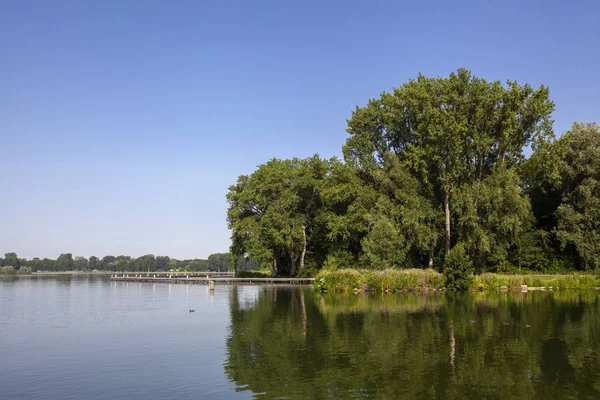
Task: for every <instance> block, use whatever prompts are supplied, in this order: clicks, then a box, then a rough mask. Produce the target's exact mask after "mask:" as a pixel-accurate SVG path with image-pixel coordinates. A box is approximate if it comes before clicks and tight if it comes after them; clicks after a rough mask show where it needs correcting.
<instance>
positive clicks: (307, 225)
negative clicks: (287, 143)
mask: <svg viewBox="0 0 600 400" xmlns="http://www.w3.org/2000/svg"><path fill="white" fill-rule="evenodd" d="M327 171H328V163H327V161H325V160H321V159H320V158H319V157H318V156H314V157H310V158H307V159H298V158H294V159H291V160H279V159H272V160H270V161H269V162H267V163H266V164H263V165H260V166H259V167H258V169H257V170H256V171H255V172H254V173H252V174H251V175H249V176H246V175H243V176H240V177H239V178H238V182H237V184H236V185H233V186H231V187H230V189H229V193H228V194H227V200H228V204H229V207H228V213H227V222H228V226H229V228H230V229H231V230H232V246H231V253H232V255H233V257H234V258H235V259H237V258H239V257H240V256H245V255H249V256H251V257H252V258H253V259H254V260H256V261H257V262H259V263H260V264H261V265H263V266H264V267H266V266H270V267H271V271H272V273H273V275H277V274H280V273H283V272H284V271H285V272H286V273H287V274H289V275H290V276H294V275H296V273H297V272H298V269H303V268H304V264H305V260H306V254H307V250H308V245H309V241H310V235H311V232H313V231H314V230H315V228H316V225H317V224H318V223H319V222H320V221H321V220H322V198H321V189H322V184H323V181H324V179H325V177H326V175H327Z"/></svg>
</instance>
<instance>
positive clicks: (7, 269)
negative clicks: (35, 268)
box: [0, 265, 17, 275]
mask: <svg viewBox="0 0 600 400" xmlns="http://www.w3.org/2000/svg"><path fill="white" fill-rule="evenodd" d="M0 273H1V274H2V275H15V274H16V273H17V270H16V269H15V267H13V266H11V265H5V266H4V267H2V268H0Z"/></svg>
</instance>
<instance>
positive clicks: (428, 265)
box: [427, 254, 433, 268]
mask: <svg viewBox="0 0 600 400" xmlns="http://www.w3.org/2000/svg"><path fill="white" fill-rule="evenodd" d="M427 267H428V268H433V254H430V255H429V262H428V263H427Z"/></svg>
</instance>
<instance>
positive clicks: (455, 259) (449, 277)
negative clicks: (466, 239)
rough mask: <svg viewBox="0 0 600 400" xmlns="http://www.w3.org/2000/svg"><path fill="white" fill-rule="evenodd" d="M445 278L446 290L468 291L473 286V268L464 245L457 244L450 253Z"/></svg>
mask: <svg viewBox="0 0 600 400" xmlns="http://www.w3.org/2000/svg"><path fill="white" fill-rule="evenodd" d="M444 277H445V278H446V288H447V289H450V290H468V289H469V288H470V287H471V286H472V285H473V282H474V279H475V278H474V276H473V267H472V264H471V260H470V259H469V256H468V255H467V253H466V252H465V248H464V246H463V245H462V244H457V245H456V246H454V248H453V249H452V250H451V251H450V255H449V257H448V265H447V266H446V268H444Z"/></svg>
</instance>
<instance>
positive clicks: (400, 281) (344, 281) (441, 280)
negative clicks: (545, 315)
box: [314, 269, 600, 292]
mask: <svg viewBox="0 0 600 400" xmlns="http://www.w3.org/2000/svg"><path fill="white" fill-rule="evenodd" d="M522 285H527V286H528V287H530V288H546V289H550V288H552V289H588V290H589V289H595V288H599V287H600V278H599V277H598V276H596V275H499V274H482V275H477V276H474V277H472V283H471V285H470V290H479V291H494V290H519V289H521V286H522ZM314 286H315V289H317V290H319V291H329V292H351V291H360V292H369V291H372V292H410V291H430V290H442V289H445V287H446V278H445V276H444V275H442V274H440V273H438V272H436V271H433V270H420V269H409V270H384V271H373V270H354V269H341V270H337V271H321V272H319V274H317V276H316V277H315V283H314Z"/></svg>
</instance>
